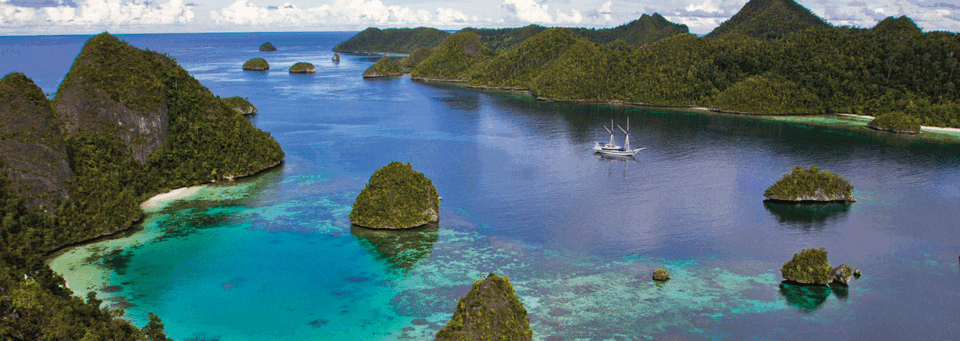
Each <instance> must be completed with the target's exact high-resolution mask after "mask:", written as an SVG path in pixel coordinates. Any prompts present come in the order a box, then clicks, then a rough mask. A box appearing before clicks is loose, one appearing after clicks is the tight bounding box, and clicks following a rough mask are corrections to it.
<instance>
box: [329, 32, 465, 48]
mask: <svg viewBox="0 0 960 341" xmlns="http://www.w3.org/2000/svg"><path fill="white" fill-rule="evenodd" d="M449 35H450V33H447V32H444V31H441V30H438V29H435V28H427V27H418V28H388V29H385V30H381V29H379V28H376V27H370V28H367V29H365V30H363V31H361V32H360V33H357V35H355V36H353V37H352V38H350V39H348V40H347V41H344V42H341V43H339V44H337V46H334V47H333V51H334V52H341V53H342V52H349V53H380V52H395V53H403V54H407V53H411V52H413V51H414V50H416V49H417V48H418V47H436V46H437V45H440V42H442V41H443V39H445V38H447V36H449Z"/></svg>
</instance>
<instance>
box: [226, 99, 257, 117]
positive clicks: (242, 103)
mask: <svg viewBox="0 0 960 341" xmlns="http://www.w3.org/2000/svg"><path fill="white" fill-rule="evenodd" d="M223 102H224V103H226V104H227V106H229V107H230V108H233V110H235V111H236V112H237V113H238V114H240V115H256V114H257V113H258V112H259V111H258V110H257V108H256V107H254V106H253V104H252V103H250V101H247V100H246V99H245V98H243V97H240V96H233V97H229V98H224V99H223Z"/></svg>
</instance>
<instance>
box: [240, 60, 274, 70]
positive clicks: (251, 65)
mask: <svg viewBox="0 0 960 341" xmlns="http://www.w3.org/2000/svg"><path fill="white" fill-rule="evenodd" d="M269 69H270V64H267V61H266V60H265V59H263V58H253V59H251V60H248V61H247V62H246V63H243V71H266V70H269Z"/></svg>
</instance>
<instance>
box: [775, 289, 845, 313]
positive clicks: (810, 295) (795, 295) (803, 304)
mask: <svg viewBox="0 0 960 341" xmlns="http://www.w3.org/2000/svg"><path fill="white" fill-rule="evenodd" d="M848 292H849V288H848V287H846V286H842V285H834V286H826V285H802V284H793V283H789V282H787V281H783V282H780V295H781V296H783V298H785V299H786V300H787V304H789V305H790V306H792V307H794V308H798V309H800V310H801V311H803V312H807V313H810V312H814V311H816V310H817V309H820V306H822V305H823V303H824V302H826V301H827V298H828V297H830V294H831V293H833V295H834V296H836V297H837V298H838V299H841V300H845V299H847V294H848Z"/></svg>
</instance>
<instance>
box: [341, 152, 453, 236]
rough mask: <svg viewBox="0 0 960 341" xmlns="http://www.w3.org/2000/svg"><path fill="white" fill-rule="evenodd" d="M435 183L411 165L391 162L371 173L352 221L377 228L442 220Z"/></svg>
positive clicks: (358, 198)
mask: <svg viewBox="0 0 960 341" xmlns="http://www.w3.org/2000/svg"><path fill="white" fill-rule="evenodd" d="M439 211H440V196H439V195H437V188H436V187H434V186H433V182H432V181H430V179H427V177H426V176H425V175H423V173H420V172H418V171H415V170H413V167H412V166H410V164H409V163H408V164H403V163H400V162H396V161H394V162H391V163H390V164H388V165H386V166H383V168H380V169H378V170H377V171H376V172H374V173H373V175H372V176H370V181H369V182H367V186H366V187H365V188H364V189H363V190H362V191H360V194H358V195H357V200H356V202H354V204H353V210H352V211H351V212H350V221H351V222H352V223H353V224H354V225H357V226H362V227H367V228H374V229H408V228H414V227H418V226H423V225H426V224H428V223H435V222H437V221H439V219H440V218H439V215H438V212H439Z"/></svg>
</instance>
